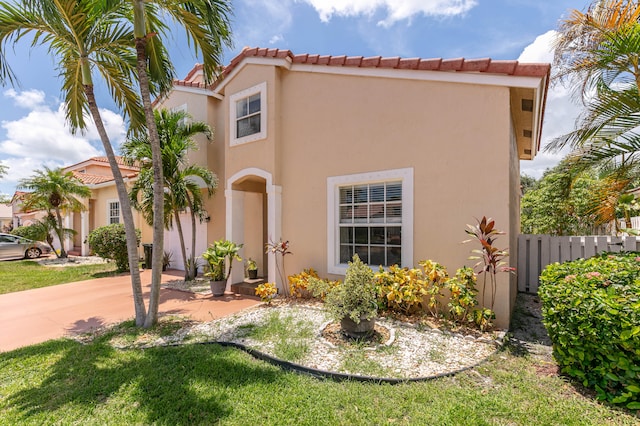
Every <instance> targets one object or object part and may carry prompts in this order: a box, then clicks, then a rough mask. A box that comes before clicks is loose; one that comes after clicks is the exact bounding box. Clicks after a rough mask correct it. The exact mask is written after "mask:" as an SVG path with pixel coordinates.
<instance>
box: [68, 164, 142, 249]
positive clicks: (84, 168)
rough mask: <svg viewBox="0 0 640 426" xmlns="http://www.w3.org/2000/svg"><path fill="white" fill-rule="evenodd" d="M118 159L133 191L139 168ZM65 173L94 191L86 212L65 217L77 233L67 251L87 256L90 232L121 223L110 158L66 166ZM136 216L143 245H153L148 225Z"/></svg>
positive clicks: (139, 215)
mask: <svg viewBox="0 0 640 426" xmlns="http://www.w3.org/2000/svg"><path fill="white" fill-rule="evenodd" d="M116 158H117V161H118V166H119V168H120V171H121V173H122V177H123V178H124V181H125V185H127V188H130V187H131V184H132V182H133V180H135V178H136V177H137V176H138V172H139V170H140V169H139V168H138V167H137V166H129V165H127V164H125V163H124V161H123V160H122V158H121V157H116ZM64 170H65V171H70V172H72V173H73V175H74V176H75V177H76V178H77V179H78V180H80V181H81V182H82V183H84V184H85V185H87V186H88V187H89V189H91V197H90V198H89V199H86V200H84V204H85V207H86V210H85V211H83V212H77V213H74V212H68V213H67V215H66V216H65V220H66V227H67V228H71V229H73V230H75V231H76V234H75V235H74V237H73V238H69V239H68V240H67V241H65V249H67V250H68V251H69V253H70V254H74V255H82V256H87V255H88V254H89V244H88V243H87V242H86V239H87V236H88V235H89V233H90V232H91V231H93V230H94V229H95V228H97V227H100V226H104V225H109V224H112V223H122V216H121V213H120V201H119V200H118V193H117V190H116V185H115V182H114V180H113V173H112V172H111V167H110V166H109V161H108V159H107V157H93V158H90V159H88V160H85V161H82V162H80V163H77V164H73V165H71V166H67V167H65V168H64ZM133 213H134V214H133V216H134V222H135V225H136V228H139V229H140V230H141V232H142V241H149V242H150V241H151V240H152V231H151V228H150V227H149V226H148V225H146V223H145V222H144V220H143V219H142V215H141V214H140V213H138V212H137V211H135V210H134V212H133Z"/></svg>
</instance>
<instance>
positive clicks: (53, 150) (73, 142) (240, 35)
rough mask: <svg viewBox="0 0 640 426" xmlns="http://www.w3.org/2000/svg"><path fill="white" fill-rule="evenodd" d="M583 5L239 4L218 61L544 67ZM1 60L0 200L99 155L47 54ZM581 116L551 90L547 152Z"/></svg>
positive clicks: (119, 126)
mask: <svg viewBox="0 0 640 426" xmlns="http://www.w3.org/2000/svg"><path fill="white" fill-rule="evenodd" d="M586 6H587V1H586V0H584V1H575V0H574V1H559V0H350V1H345V0H236V1H234V2H233V7H234V17H233V24H232V28H233V32H234V47H233V48H232V49H230V50H228V51H226V52H225V58H224V59H225V64H226V63H227V62H228V61H230V60H231V59H232V58H233V57H234V56H235V55H237V54H238V53H239V52H240V51H241V50H242V48H243V47H244V46H251V47H254V46H259V47H277V48H283V49H291V50H292V51H293V52H294V53H317V54H330V55H363V56H374V55H383V56H402V57H422V58H432V57H443V58H454V57H465V58H484V57H490V58H492V59H519V60H521V61H524V62H549V61H550V60H551V59H552V55H551V53H550V42H551V40H552V36H553V32H552V31H553V30H554V29H555V28H557V25H558V21H559V20H560V19H561V18H562V17H563V16H566V15H567V13H568V11H569V10H570V9H579V10H584V9H585V8H586ZM183 41H184V39H183V36H182V34H175V36H174V39H172V40H170V41H169V44H170V46H172V48H171V51H172V60H173V62H174V64H175V67H176V71H177V76H178V77H179V78H183V77H184V76H186V74H187V73H188V72H189V70H190V69H191V68H192V67H193V65H194V63H196V62H198V58H195V57H194V56H192V54H190V52H189V51H188V50H187V48H186V44H185V43H183ZM7 60H8V62H9V63H10V64H11V66H12V67H13V69H14V70H15V71H16V72H17V74H18V75H19V76H20V85H19V86H16V87H11V86H4V87H0V162H1V163H2V164H6V165H8V166H9V173H8V175H7V176H6V177H4V178H3V179H2V180H1V181H0V193H4V194H8V195H11V194H13V192H14V190H15V188H16V184H17V181H18V180H19V179H21V178H25V177H28V176H30V175H32V174H33V171H34V170H35V169H39V168H42V167H43V166H45V165H46V166H48V167H58V166H65V165H69V164H73V163H76V162H79V161H82V160H84V159H87V158H89V157H91V156H94V155H102V154H103V153H102V149H101V143H100V140H99V138H98V136H97V134H96V132H95V130H94V129H93V128H90V129H89V130H88V131H87V133H86V134H76V135H72V134H70V132H69V131H68V128H67V126H66V124H65V121H64V112H63V107H62V105H61V101H60V85H61V82H60V80H59V79H58V78H57V71H56V70H55V68H56V61H55V58H52V57H50V56H49V55H48V53H47V51H46V49H42V48H36V49H29V45H28V44H27V43H24V44H22V45H20V46H19V47H18V48H17V49H16V50H15V51H9V52H8V55H7ZM98 89H99V88H98ZM98 103H99V106H100V107H101V108H102V109H103V117H104V120H105V122H106V124H107V128H108V132H109V134H110V136H111V139H112V142H113V143H114V144H115V145H116V149H117V145H119V143H121V142H122V140H123V139H124V137H125V133H126V128H125V124H124V123H123V121H122V119H121V117H120V114H119V112H118V111H117V110H116V109H115V108H114V106H113V103H112V102H111V101H110V100H109V98H108V96H107V95H106V94H104V93H101V92H99V93H98ZM578 111H579V106H578V105H575V104H574V103H573V102H572V101H571V100H570V94H569V91H568V90H567V89H566V88H563V87H552V88H551V89H550V92H549V98H548V104H547V111H546V116H545V124H544V132H543V145H544V143H545V142H546V141H547V140H549V139H551V138H553V137H555V136H558V135H560V134H562V133H565V132H567V131H569V130H571V128H572V126H573V123H574V120H575V117H576V114H577V113H578ZM559 158H560V156H559V155H550V154H547V153H543V154H541V155H539V157H538V158H537V159H536V160H535V161H533V162H530V161H529V162H526V161H523V162H522V163H521V167H522V171H523V173H526V174H529V175H532V176H536V177H538V176H540V175H541V173H542V171H544V169H545V168H547V167H549V166H552V165H554V164H555V163H556V162H557V161H558V159H559Z"/></svg>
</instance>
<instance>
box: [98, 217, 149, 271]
mask: <svg viewBox="0 0 640 426" xmlns="http://www.w3.org/2000/svg"><path fill="white" fill-rule="evenodd" d="M87 241H88V242H89V246H91V249H92V250H93V251H94V252H95V254H97V255H98V256H100V257H103V258H105V259H111V260H114V261H115V262H116V268H117V269H118V271H119V272H125V271H128V270H129V258H128V257H127V250H126V249H127V236H126V232H125V229H124V225H122V224H121V223H112V224H111V225H106V226H100V227H98V228H96V229H94V230H93V231H91V232H90V233H89V236H88V237H87ZM136 242H137V243H138V244H140V230H139V229H136Z"/></svg>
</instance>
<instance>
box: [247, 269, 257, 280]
mask: <svg viewBox="0 0 640 426" xmlns="http://www.w3.org/2000/svg"><path fill="white" fill-rule="evenodd" d="M247 273H248V274H249V279H250V280H255V279H258V270H257V269H247Z"/></svg>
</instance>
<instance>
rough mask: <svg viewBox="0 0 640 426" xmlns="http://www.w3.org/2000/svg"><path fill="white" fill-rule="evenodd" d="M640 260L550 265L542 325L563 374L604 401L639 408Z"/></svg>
mask: <svg viewBox="0 0 640 426" xmlns="http://www.w3.org/2000/svg"><path fill="white" fill-rule="evenodd" d="M638 280H640V258H639V257H638V254H637V253H626V254H608V253H605V254H602V255H600V256H598V257H594V258H591V259H588V260H584V259H579V260H576V261H573V262H565V263H563V264H559V263H555V264H552V265H549V266H548V267H547V268H546V269H545V270H544V271H543V273H542V275H541V277H540V288H539V295H540V298H541V300H542V314H543V321H544V324H545V326H546V328H547V331H548V332H549V337H551V340H552V342H553V353H554V357H555V359H556V360H557V361H558V364H560V367H561V368H562V371H563V372H564V373H566V374H568V375H570V376H573V377H575V378H577V379H578V380H580V382H582V384H583V385H584V386H589V387H592V388H594V389H595V390H596V392H597V394H598V398H599V399H603V400H607V401H609V402H611V403H614V404H621V405H624V406H625V407H627V408H630V409H633V410H637V409H640V379H639V377H640V355H639V354H640V306H639V302H638V300H640V286H638Z"/></svg>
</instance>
